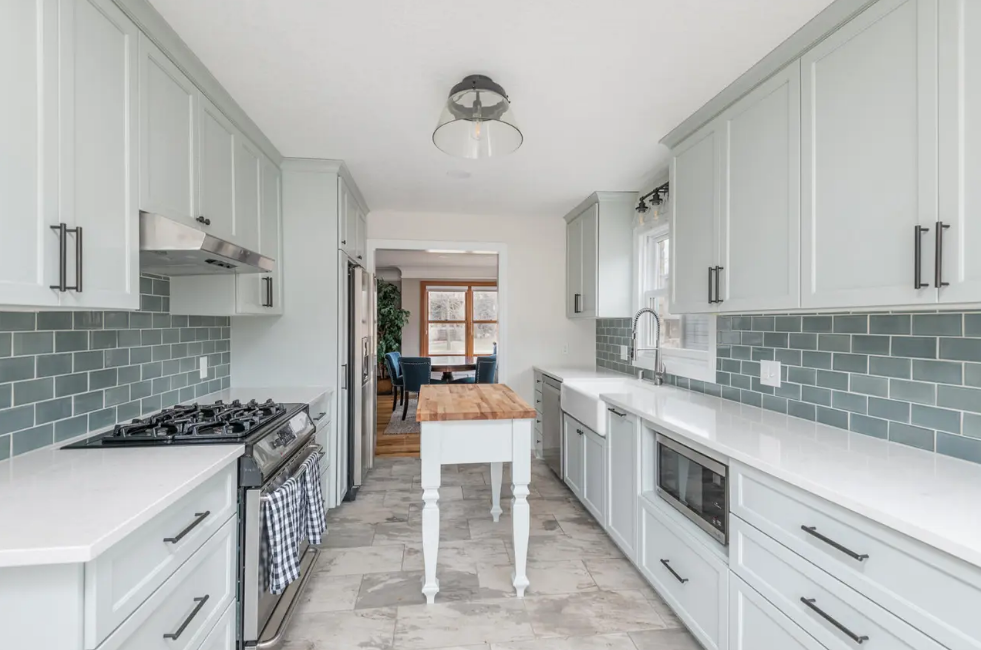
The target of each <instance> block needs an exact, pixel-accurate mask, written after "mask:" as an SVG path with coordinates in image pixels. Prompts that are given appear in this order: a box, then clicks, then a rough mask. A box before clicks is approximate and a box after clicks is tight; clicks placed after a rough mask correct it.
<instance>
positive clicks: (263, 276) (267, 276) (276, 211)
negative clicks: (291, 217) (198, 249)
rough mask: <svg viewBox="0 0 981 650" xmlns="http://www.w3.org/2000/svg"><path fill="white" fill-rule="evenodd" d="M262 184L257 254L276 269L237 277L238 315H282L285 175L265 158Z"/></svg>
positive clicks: (260, 179) (263, 158)
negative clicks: (283, 179)
mask: <svg viewBox="0 0 981 650" xmlns="http://www.w3.org/2000/svg"><path fill="white" fill-rule="evenodd" d="M259 184H260V187H259V189H260V191H259V241H258V251H259V252H260V253H261V254H263V255H265V256H266V257H270V258H272V259H274V260H276V270H275V271H273V272H272V273H245V274H241V275H238V276H236V283H237V284H236V288H235V292H236V303H237V306H236V311H237V313H239V314H269V315H275V314H282V313H283V299H282V295H283V294H282V291H281V288H282V278H283V271H282V268H283V261H282V249H281V245H280V233H281V232H282V174H281V173H280V171H279V168H278V167H277V166H276V165H274V164H273V163H272V161H271V160H269V159H268V158H266V157H265V156H262V157H261V159H260V166H259Z"/></svg>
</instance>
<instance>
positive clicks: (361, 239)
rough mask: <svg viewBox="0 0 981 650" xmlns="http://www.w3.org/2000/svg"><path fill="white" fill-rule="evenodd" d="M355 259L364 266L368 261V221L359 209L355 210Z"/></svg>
mask: <svg viewBox="0 0 981 650" xmlns="http://www.w3.org/2000/svg"><path fill="white" fill-rule="evenodd" d="M356 214H357V232H358V236H357V242H358V247H357V256H356V257H357V259H358V261H359V262H361V263H362V264H366V263H367V262H366V260H367V259H368V221H367V218H366V217H365V214H364V213H363V212H362V211H361V208H358V209H357V212H356Z"/></svg>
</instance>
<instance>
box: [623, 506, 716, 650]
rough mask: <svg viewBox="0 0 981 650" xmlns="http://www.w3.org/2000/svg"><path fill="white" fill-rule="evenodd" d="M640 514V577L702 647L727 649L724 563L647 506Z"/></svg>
mask: <svg viewBox="0 0 981 650" xmlns="http://www.w3.org/2000/svg"><path fill="white" fill-rule="evenodd" d="M640 513H641V547H640V554H641V557H640V568H641V571H642V572H643V574H644V576H645V577H646V578H647V579H648V580H650V581H651V583H652V584H653V585H654V588H655V589H657V591H658V593H660V594H661V596H662V597H663V598H664V599H665V601H667V603H668V604H669V605H670V606H671V607H672V609H674V610H675V613H676V614H678V616H679V617H681V619H682V620H683V621H684V622H685V624H686V625H687V626H688V628H689V629H690V630H691V631H692V633H693V634H694V635H695V636H696V637H697V638H698V640H699V641H701V643H702V644H703V645H704V646H705V647H706V648H710V649H712V650H725V648H727V647H728V630H727V627H728V626H727V619H728V605H727V600H728V587H727V582H728V577H729V572H728V569H727V568H726V566H725V564H724V563H723V562H722V561H721V560H719V559H718V558H717V557H714V556H712V555H711V554H710V553H709V551H708V550H707V549H704V548H703V547H702V543H701V542H699V541H698V540H696V539H694V538H693V537H692V536H691V535H689V534H688V533H687V532H685V531H683V530H681V529H680V528H678V527H677V526H676V525H675V524H674V523H673V522H671V521H669V520H668V519H667V518H665V517H663V516H662V515H661V513H660V511H659V510H658V509H657V508H655V507H654V506H652V505H650V504H648V503H647V502H646V501H642V506H641V510H640ZM709 541H711V540H709Z"/></svg>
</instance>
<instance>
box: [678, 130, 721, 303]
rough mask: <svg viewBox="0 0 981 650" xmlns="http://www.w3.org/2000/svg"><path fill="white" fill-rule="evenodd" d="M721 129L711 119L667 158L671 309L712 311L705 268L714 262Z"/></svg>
mask: <svg viewBox="0 0 981 650" xmlns="http://www.w3.org/2000/svg"><path fill="white" fill-rule="evenodd" d="M721 141H722V135H721V134H720V132H719V130H718V124H717V123H714V122H713V123H711V124H709V125H708V126H705V127H702V129H701V130H700V131H697V132H696V133H695V134H693V135H692V136H691V137H689V138H688V140H686V141H685V142H683V143H682V144H680V145H679V146H678V149H677V150H676V152H675V154H674V158H673V159H672V161H671V194H672V197H671V204H672V210H671V237H672V242H671V246H672V247H673V250H672V251H671V313H673V314H691V313H706V312H711V311H715V309H716V307H715V305H714V304H709V275H710V272H709V269H710V268H711V267H714V266H716V260H717V259H718V242H717V240H716V233H717V231H718V228H719V204H720V200H721V187H722V183H721V179H720V176H721V171H720V167H721V159H722V145H721Z"/></svg>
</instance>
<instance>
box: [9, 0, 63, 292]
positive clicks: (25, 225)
mask: <svg viewBox="0 0 981 650" xmlns="http://www.w3.org/2000/svg"><path fill="white" fill-rule="evenodd" d="M57 5H58V3H57V0H35V1H34V2H29V1H27V0H23V1H18V2H3V3H0V78H2V79H3V80H4V97H3V101H2V102H0V116H2V119H0V151H2V152H3V153H2V155H0V232H2V233H3V235H2V236H0V305H17V306H27V307H33V306H36V307H47V306H54V305H57V304H59V302H60V301H61V297H60V295H59V293H58V292H56V291H53V290H52V289H51V288H50V285H52V284H54V283H55V281H56V277H57V275H58V267H57V265H58V239H57V237H56V235H55V234H54V232H53V231H52V230H51V229H50V228H49V226H52V225H55V224H57V223H58V222H59V221H61V220H62V219H61V215H60V213H59V209H58V163H57V160H58V110H57V109H58V107H57V103H56V102H55V101H53V100H51V99H50V98H53V97H57V96H58V64H59V61H58V21H57V20H56V18H57ZM39 46H40V47H39ZM45 98H48V101H47V102H43V100H44V99H45Z"/></svg>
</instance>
